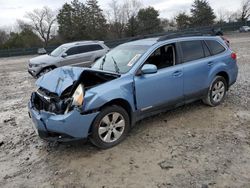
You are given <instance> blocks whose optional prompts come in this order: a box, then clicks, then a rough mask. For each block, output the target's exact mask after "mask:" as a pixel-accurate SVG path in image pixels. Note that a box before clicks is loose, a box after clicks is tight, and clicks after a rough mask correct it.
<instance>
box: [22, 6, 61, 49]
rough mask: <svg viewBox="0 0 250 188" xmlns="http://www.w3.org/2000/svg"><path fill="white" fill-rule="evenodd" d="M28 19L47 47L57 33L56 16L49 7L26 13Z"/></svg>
mask: <svg viewBox="0 0 250 188" xmlns="http://www.w3.org/2000/svg"><path fill="white" fill-rule="evenodd" d="M26 18H28V19H29V20H30V23H29V24H30V25H31V26H32V29H33V30H34V31H35V32H36V33H38V34H39V36H40V37H41V38H42V40H43V41H44V44H45V46H47V45H48V42H49V40H50V39H51V38H52V36H53V34H54V33H55V31H56V30H55V24H56V14H55V12H54V11H52V10H51V9H50V8H48V7H43V8H42V9H35V10H33V11H32V12H28V13H26Z"/></svg>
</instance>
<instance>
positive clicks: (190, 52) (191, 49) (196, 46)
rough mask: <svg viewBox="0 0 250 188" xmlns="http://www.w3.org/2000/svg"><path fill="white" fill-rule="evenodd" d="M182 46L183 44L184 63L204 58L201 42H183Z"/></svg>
mask: <svg viewBox="0 0 250 188" xmlns="http://www.w3.org/2000/svg"><path fill="white" fill-rule="evenodd" d="M180 44H181V49H182V54H183V61H184V62H188V61H193V60H197V59H201V58H204V51H203V47H202V41H199V40H195V41H184V42H181V43H180Z"/></svg>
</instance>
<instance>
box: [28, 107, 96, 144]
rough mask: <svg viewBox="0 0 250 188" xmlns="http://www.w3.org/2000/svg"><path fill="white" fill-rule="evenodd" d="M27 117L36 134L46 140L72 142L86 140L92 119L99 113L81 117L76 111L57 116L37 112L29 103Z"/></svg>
mask: <svg viewBox="0 0 250 188" xmlns="http://www.w3.org/2000/svg"><path fill="white" fill-rule="evenodd" d="M28 108H29V116H30V117H31V119H32V121H33V125H34V126H33V127H34V129H35V131H36V132H37V134H38V135H39V136H40V137H41V138H43V139H46V140H53V141H54V140H56V141H72V140H79V139H86V138H87V137H88V134H89V129H90V127H91V124H92V122H93V120H94V118H95V117H96V116H97V114H98V113H99V112H94V113H91V114H85V115H82V114H80V112H79V111H78V109H74V110H72V111H71V112H69V113H67V114H62V115H57V114H54V113H50V112H46V111H42V110H41V111H37V110H36V109H35V108H34V107H33V106H32V104H31V102H29V104H28Z"/></svg>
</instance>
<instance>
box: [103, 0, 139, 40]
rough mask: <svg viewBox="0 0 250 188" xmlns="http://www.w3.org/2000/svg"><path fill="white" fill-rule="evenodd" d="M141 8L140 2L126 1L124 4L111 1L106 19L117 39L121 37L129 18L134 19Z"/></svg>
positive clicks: (115, 0) (114, 0)
mask: <svg viewBox="0 0 250 188" xmlns="http://www.w3.org/2000/svg"><path fill="white" fill-rule="evenodd" d="M141 7H142V3H141V2H140V0H126V1H125V2H124V3H119V1H117V0H111V2H110V3H109V9H108V11H107V13H106V18H107V20H108V23H109V25H110V26H111V27H112V30H113V32H114V34H115V35H116V37H117V38H121V37H122V36H123V34H124V31H125V28H126V24H127V23H128V20H129V19H130V18H131V17H136V15H137V13H138V11H139V10H140V8H141Z"/></svg>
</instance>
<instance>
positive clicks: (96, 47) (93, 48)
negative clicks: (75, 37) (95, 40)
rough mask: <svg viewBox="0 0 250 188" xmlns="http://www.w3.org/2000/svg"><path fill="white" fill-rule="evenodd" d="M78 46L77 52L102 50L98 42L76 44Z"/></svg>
mask: <svg viewBox="0 0 250 188" xmlns="http://www.w3.org/2000/svg"><path fill="white" fill-rule="evenodd" d="M78 48H79V53H86V52H91V51H97V50H102V49H103V48H102V47H101V46H100V45H98V44H92V45H84V46H78Z"/></svg>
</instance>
